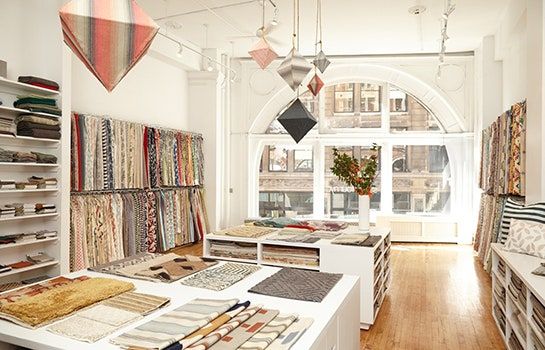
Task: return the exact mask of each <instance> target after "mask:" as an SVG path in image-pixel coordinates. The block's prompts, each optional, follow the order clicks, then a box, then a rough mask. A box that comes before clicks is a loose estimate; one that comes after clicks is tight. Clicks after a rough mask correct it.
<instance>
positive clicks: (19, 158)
mask: <svg viewBox="0 0 545 350" xmlns="http://www.w3.org/2000/svg"><path fill="white" fill-rule="evenodd" d="M36 160H37V157H36V155H35V154H32V153H28V152H16V153H15V156H14V157H13V161H14V162H17V163H35V162H36Z"/></svg>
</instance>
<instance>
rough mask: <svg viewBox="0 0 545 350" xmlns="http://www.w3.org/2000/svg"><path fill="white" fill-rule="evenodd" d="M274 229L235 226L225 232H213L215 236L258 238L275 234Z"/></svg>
mask: <svg viewBox="0 0 545 350" xmlns="http://www.w3.org/2000/svg"><path fill="white" fill-rule="evenodd" d="M275 231H276V230H275V229H271V228H267V227H259V226H235V227H231V228H228V229H225V230H221V231H218V232H215V233H214V234H216V235H225V236H234V237H246V238H258V237H261V236H265V235H268V234H270V233H273V232H275Z"/></svg>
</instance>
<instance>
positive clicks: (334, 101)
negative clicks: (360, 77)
mask: <svg viewBox="0 0 545 350" xmlns="http://www.w3.org/2000/svg"><path fill="white" fill-rule="evenodd" d="M381 96H382V91H381V88H380V85H377V84H369V83H364V82H361V83H346V84H337V85H330V86H326V87H325V88H324V99H325V110H324V118H325V122H326V124H327V126H328V127H329V128H332V129H353V128H357V129H361V128H380V127H381V125H382V122H381V109H380V105H381V98H382V97H381Z"/></svg>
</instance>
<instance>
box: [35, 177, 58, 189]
mask: <svg viewBox="0 0 545 350" xmlns="http://www.w3.org/2000/svg"><path fill="white" fill-rule="evenodd" d="M28 183H29V184H32V185H35V186H36V188H39V189H46V188H55V187H57V179H56V178H54V177H48V178H44V177H41V176H32V177H29V178H28Z"/></svg>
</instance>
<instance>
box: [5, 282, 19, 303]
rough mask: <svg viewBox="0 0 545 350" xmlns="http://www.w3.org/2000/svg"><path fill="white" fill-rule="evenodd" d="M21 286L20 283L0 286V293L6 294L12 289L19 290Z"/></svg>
mask: <svg viewBox="0 0 545 350" xmlns="http://www.w3.org/2000/svg"><path fill="white" fill-rule="evenodd" d="M22 286H23V283H21V282H10V283H4V284H0V293H1V292H7V291H8V290H12V289H15V288H19V287H22ZM0 300H1V299H0ZM0 303H1V301H0Z"/></svg>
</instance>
